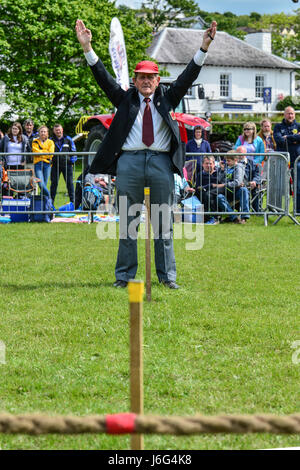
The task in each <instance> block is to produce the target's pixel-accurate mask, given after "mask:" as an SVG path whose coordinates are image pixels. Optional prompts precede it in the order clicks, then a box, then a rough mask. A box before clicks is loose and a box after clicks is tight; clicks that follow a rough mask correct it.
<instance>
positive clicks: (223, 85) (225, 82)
mask: <svg viewBox="0 0 300 470" xmlns="http://www.w3.org/2000/svg"><path fill="white" fill-rule="evenodd" d="M229 86H230V84H229V75H228V74H227V73H221V75H220V97H223V98H228V97H229Z"/></svg>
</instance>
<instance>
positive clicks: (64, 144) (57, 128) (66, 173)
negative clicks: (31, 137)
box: [50, 124, 77, 204]
mask: <svg viewBox="0 0 300 470" xmlns="http://www.w3.org/2000/svg"><path fill="white" fill-rule="evenodd" d="M52 140H53V141H54V144H55V152H76V147H75V144H74V142H73V140H72V138H71V137H69V136H68V135H65V134H64V130H63V127H62V126H61V124H55V125H54V127H53V137H52ZM76 160H77V157H76V155H61V156H58V155H54V157H53V159H52V168H51V186H50V194H51V199H52V203H53V204H54V199H55V196H56V191H57V186H58V181H59V177H60V174H61V173H62V174H63V177H64V180H65V182H66V186H67V189H68V194H69V198H70V202H73V204H74V202H75V192H74V185H73V164H74V163H75V161H76Z"/></svg>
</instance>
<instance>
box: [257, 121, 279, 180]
mask: <svg viewBox="0 0 300 470" xmlns="http://www.w3.org/2000/svg"><path fill="white" fill-rule="evenodd" d="M258 136H259V137H261V139H262V141H263V143H264V147H265V152H274V151H275V150H276V142H275V139H274V135H273V131H272V123H271V121H270V119H268V118H264V119H263V120H262V121H261V122H260V131H259V133H258ZM267 172H268V157H267V156H265V158H264V164H263V172H262V178H263V179H266V178H267Z"/></svg>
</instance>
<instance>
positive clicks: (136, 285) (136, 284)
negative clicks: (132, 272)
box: [128, 281, 144, 302]
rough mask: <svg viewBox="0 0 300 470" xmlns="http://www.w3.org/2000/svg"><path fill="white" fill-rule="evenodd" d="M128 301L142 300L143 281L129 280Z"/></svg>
mask: <svg viewBox="0 0 300 470" xmlns="http://www.w3.org/2000/svg"><path fill="white" fill-rule="evenodd" d="M128 294H129V302H142V301H143V295H144V282H143V281H129V282H128Z"/></svg>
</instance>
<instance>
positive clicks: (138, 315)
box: [128, 281, 144, 450]
mask: <svg viewBox="0 0 300 470" xmlns="http://www.w3.org/2000/svg"><path fill="white" fill-rule="evenodd" d="M128 293H129V305H130V403H131V412H132V413H136V414H143V413H144V391H143V294H144V283H143V281H129V283H128ZM131 449H132V450H143V449H144V439H143V435H142V434H133V435H132V436H131Z"/></svg>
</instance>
